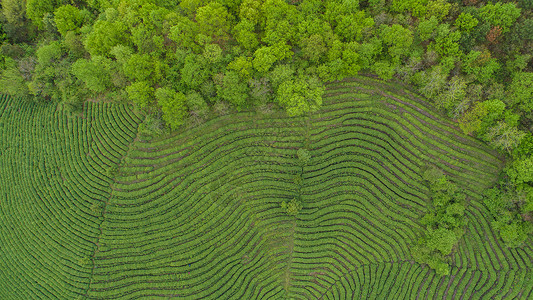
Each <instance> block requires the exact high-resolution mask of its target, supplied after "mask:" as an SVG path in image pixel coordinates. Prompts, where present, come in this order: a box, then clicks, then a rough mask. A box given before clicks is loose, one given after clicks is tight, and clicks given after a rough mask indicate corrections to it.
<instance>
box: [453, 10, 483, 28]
mask: <svg viewBox="0 0 533 300" xmlns="http://www.w3.org/2000/svg"><path fill="white" fill-rule="evenodd" d="M478 22H479V21H478V20H477V19H476V18H475V17H474V16H472V15H471V14H469V13H461V14H460V15H459V16H458V17H457V19H455V26H457V27H459V29H460V30H461V31H464V32H470V31H471V30H472V28H474V27H476V26H477V24H478Z"/></svg>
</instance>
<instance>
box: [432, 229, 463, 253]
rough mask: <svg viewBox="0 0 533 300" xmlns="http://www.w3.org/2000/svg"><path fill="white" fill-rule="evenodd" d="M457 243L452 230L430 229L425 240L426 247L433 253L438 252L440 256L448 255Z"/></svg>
mask: <svg viewBox="0 0 533 300" xmlns="http://www.w3.org/2000/svg"><path fill="white" fill-rule="evenodd" d="M456 242H457V237H456V236H455V233H454V232H453V231H452V230H449V229H446V228H438V229H436V230H432V229H430V230H429V231H428V232H427V236H426V238H425V244H426V246H427V247H428V248H429V249H430V250H433V251H439V252H440V253H441V254H442V255H448V254H450V253H451V252H452V248H453V246H454V245H455V243H456Z"/></svg>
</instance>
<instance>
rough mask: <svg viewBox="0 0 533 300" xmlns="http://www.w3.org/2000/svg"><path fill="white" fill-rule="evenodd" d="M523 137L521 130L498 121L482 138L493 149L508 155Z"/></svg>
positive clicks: (523, 133)
mask: <svg viewBox="0 0 533 300" xmlns="http://www.w3.org/2000/svg"><path fill="white" fill-rule="evenodd" d="M525 135H526V134H525V132H523V131H522V130H519V129H518V128H516V127H514V126H510V125H509V124H507V122H505V121H499V122H498V123H497V124H496V125H494V126H492V127H490V128H489V129H488V130H487V133H486V134H485V135H484V136H483V138H484V139H485V140H487V141H489V142H490V144H491V145H493V146H494V147H496V148H498V149H500V150H503V151H507V152H508V153H510V152H511V150H513V149H514V148H515V147H516V146H518V145H519V144H520V142H521V140H522V138H524V137H525Z"/></svg>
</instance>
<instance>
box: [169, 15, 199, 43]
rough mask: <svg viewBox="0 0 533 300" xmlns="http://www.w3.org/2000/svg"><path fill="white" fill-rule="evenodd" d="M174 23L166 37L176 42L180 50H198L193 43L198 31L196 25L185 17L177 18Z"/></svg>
mask: <svg viewBox="0 0 533 300" xmlns="http://www.w3.org/2000/svg"><path fill="white" fill-rule="evenodd" d="M176 23H177V24H176V25H174V26H172V27H170V34H169V36H168V37H169V38H170V39H172V40H173V41H174V42H176V44H177V46H178V47H180V48H184V49H186V48H190V49H194V50H198V48H199V46H198V45H197V44H196V42H195V40H196V37H197V35H198V33H199V31H200V28H199V26H198V23H196V22H193V21H192V20H190V19H188V18H185V17H180V18H178V21H177V22H176Z"/></svg>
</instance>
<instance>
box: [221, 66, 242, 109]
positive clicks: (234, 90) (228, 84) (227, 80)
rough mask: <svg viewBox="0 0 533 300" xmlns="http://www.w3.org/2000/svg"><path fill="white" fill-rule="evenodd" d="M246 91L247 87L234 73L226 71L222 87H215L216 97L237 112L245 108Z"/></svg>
mask: <svg viewBox="0 0 533 300" xmlns="http://www.w3.org/2000/svg"><path fill="white" fill-rule="evenodd" d="M247 91H248V85H247V84H246V83H245V82H243V81H242V80H241V78H240V77H239V74H237V73H236V72H234V71H228V72H227V73H226V74H225V75H224V78H223V80H222V85H221V86H217V93H218V96H219V97H220V98H222V99H224V100H226V101H228V102H229V103H231V104H233V105H234V106H235V107H236V108H237V109H239V110H240V109H241V108H243V107H244V106H246V98H247V96H248V94H247Z"/></svg>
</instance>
